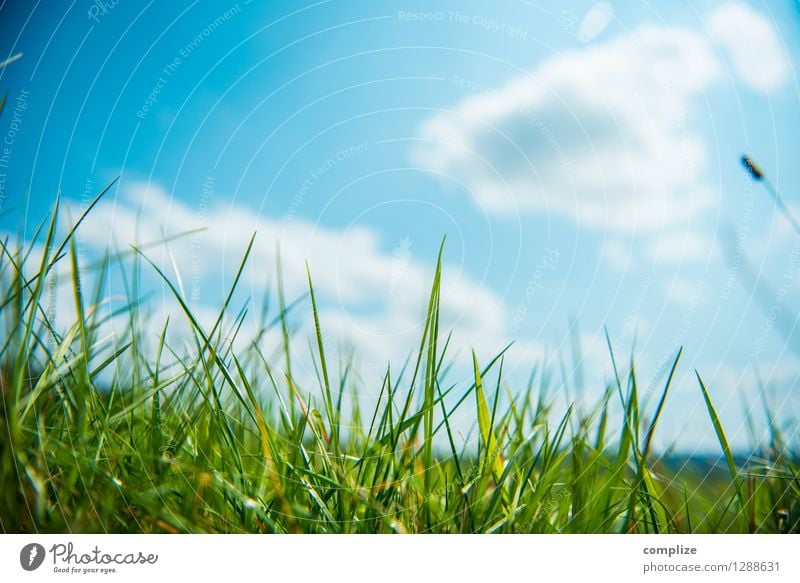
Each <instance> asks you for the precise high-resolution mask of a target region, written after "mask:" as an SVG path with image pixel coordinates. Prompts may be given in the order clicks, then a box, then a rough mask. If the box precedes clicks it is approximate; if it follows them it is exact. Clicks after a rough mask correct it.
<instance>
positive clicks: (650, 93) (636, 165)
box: [412, 26, 720, 231]
mask: <svg viewBox="0 0 800 583" xmlns="http://www.w3.org/2000/svg"><path fill="white" fill-rule="evenodd" d="M719 73H720V66H719V63H718V61H717V59H716V58H715V56H714V54H713V52H712V50H711V48H710V46H709V44H708V42H707V41H706V40H705V39H704V38H703V37H702V36H700V35H698V34H696V33H694V32H692V31H691V30H687V29H682V28H668V27H663V26H642V27H640V28H638V29H637V30H635V31H633V32H631V33H628V34H624V35H621V36H618V37H616V38H615V39H613V40H611V41H609V42H607V43H604V44H598V45H595V46H593V47H589V48H585V49H581V50H576V51H572V52H567V53H564V54H561V55H557V56H554V57H551V58H548V59H546V60H545V61H543V62H542V63H541V64H540V65H539V66H538V67H536V69H535V70H533V71H532V72H531V73H530V74H528V75H524V76H520V77H518V78H515V79H513V80H511V81H510V82H509V83H508V84H507V85H506V86H505V87H503V88H500V89H499V90H497V91H494V92H491V93H483V94H480V95H473V96H470V97H468V98H466V99H464V100H463V101H462V102H461V103H459V104H458V105H457V106H456V107H455V108H454V110H453V111H452V112H447V113H441V114H438V115H436V116H435V117H433V118H432V119H429V120H428V121H427V122H426V123H425V124H424V125H423V127H422V129H421V135H420V138H421V140H420V142H418V146H417V147H416V148H415V150H414V152H413V153H412V157H413V159H414V161H415V162H416V163H417V164H418V165H420V166H422V167H426V168H430V169H432V170H435V171H437V172H442V173H444V174H450V175H455V176H457V177H458V179H459V180H461V181H462V182H464V183H465V184H466V185H467V186H468V187H469V189H470V191H471V194H472V195H473V196H474V198H475V200H476V201H477V202H478V203H479V204H480V205H482V206H483V207H484V208H485V209H487V210H488V211H491V212H495V213H498V214H512V213H515V212H524V211H534V212H544V213H548V214H556V215H561V216H566V217H569V218H572V219H574V220H576V221H577V222H578V223H579V224H580V225H581V226H587V227H592V228H597V229H606V230H608V229H616V230H645V231H652V230H654V229H658V228H660V227H662V226H664V225H669V224H674V223H679V222H685V221H688V220H689V219H690V218H691V217H692V216H694V215H696V214H697V213H699V212H701V211H702V210H704V209H706V208H707V207H708V206H709V205H710V204H712V203H713V197H712V195H711V191H710V189H709V188H708V186H707V184H705V183H704V182H703V176H704V172H705V169H706V164H707V158H708V156H707V150H706V145H705V143H704V141H703V139H702V137H701V136H700V134H699V133H697V132H695V131H693V130H692V129H691V128H692V126H691V123H690V121H689V117H690V115H691V113H692V110H693V104H694V100H695V98H697V97H698V96H699V95H700V94H701V93H702V92H703V91H704V90H705V89H707V88H708V87H709V86H711V85H712V84H713V83H714V82H715V81H716V80H717V79H718V77H719Z"/></svg>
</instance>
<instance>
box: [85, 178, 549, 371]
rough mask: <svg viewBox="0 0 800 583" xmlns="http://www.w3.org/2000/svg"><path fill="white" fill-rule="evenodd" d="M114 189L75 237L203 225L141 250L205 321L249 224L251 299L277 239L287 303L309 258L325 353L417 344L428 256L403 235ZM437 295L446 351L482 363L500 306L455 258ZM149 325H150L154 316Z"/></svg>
mask: <svg viewBox="0 0 800 583" xmlns="http://www.w3.org/2000/svg"><path fill="white" fill-rule="evenodd" d="M121 192H122V195H121V196H120V197H119V198H118V199H117V200H116V201H113V200H110V199H109V200H106V201H103V202H101V203H100V204H99V205H98V206H97V207H96V208H95V209H94V210H93V212H92V213H91V214H90V215H89V217H88V218H87V221H86V223H85V224H84V225H83V226H82V227H81V229H80V231H79V237H80V241H81V245H85V246H87V247H88V248H90V249H94V250H96V251H100V250H103V249H106V248H108V247H109V246H112V245H116V246H117V247H118V248H120V249H126V248H128V245H129V244H131V243H133V242H135V241H140V242H141V243H143V244H144V243H147V242H153V241H159V240H160V239H162V238H163V237H164V236H173V235H176V234H178V233H186V232H189V231H193V230H196V229H198V228H205V230H204V231H203V232H202V233H199V234H193V235H189V236H187V237H184V238H180V239H176V240H173V241H171V242H170V243H169V244H168V245H166V246H164V245H159V246H155V247H150V248H148V249H147V250H146V252H145V253H146V255H147V256H148V257H150V258H151V259H153V261H154V262H155V263H156V264H158V265H159V266H160V267H161V268H162V269H163V270H164V271H165V273H166V274H167V275H168V276H170V277H171V279H173V280H174V281H177V279H178V278H177V277H176V276H175V268H174V267H173V261H174V266H175V267H177V272H178V273H179V274H180V280H181V282H182V286H183V289H184V292H185V296H186V297H187V298H189V299H190V300H191V301H190V303H191V304H192V305H193V307H195V306H196V307H197V308H198V309H202V310H205V311H206V312H207V315H208V317H207V318H205V321H208V322H213V319H214V311H213V309H211V308H210V306H215V305H217V304H218V303H219V301H220V300H221V299H222V297H223V296H224V294H225V293H226V291H227V287H226V286H227V285H229V284H230V282H231V277H232V274H233V273H234V272H235V270H236V269H237V267H238V265H239V261H240V260H241V257H242V256H243V254H244V250H245V248H246V246H247V243H248V241H249V239H250V237H251V235H252V233H253V232H257V235H256V242H255V246H254V248H253V251H252V253H251V256H250V259H249V262H248V266H247V268H246V269H245V272H244V279H243V282H242V284H241V285H242V290H243V293H246V294H250V295H252V296H253V298H254V302H253V303H254V304H255V305H258V302H259V299H258V298H259V297H260V296H262V295H263V294H264V293H266V292H267V289H266V283H267V282H268V280H270V279H271V280H273V281H274V276H275V273H276V261H275V251H276V247H277V244H278V242H280V250H281V262H282V272H283V276H284V284H285V287H286V289H287V294H288V295H289V296H290V299H291V298H293V297H297V296H299V295H300V294H302V293H304V292H305V291H306V290H307V280H306V271H305V270H306V260H307V261H308V263H309V266H310V269H311V273H312V276H313V280H314V287H315V293H316V296H317V299H318V302H319V303H320V319H321V322H322V326H323V329H324V331H325V333H326V335H327V337H328V338H329V339H330V341H331V346H330V347H329V348H330V349H331V350H332V351H336V350H337V348H338V346H339V344H340V341H341V342H343V343H344V346H346V345H347V344H351V345H352V346H353V347H354V348H355V349H356V354H357V355H358V356H359V357H360V359H361V363H362V364H364V365H366V366H367V368H370V369H373V370H375V371H376V372H379V373H380V372H383V368H384V367H385V364H386V362H387V360H390V359H391V360H392V361H393V362H398V361H402V359H404V358H405V356H406V355H407V354H408V353H409V352H410V351H412V350H415V349H416V347H417V346H418V342H419V338H420V336H421V334H422V330H423V326H424V321H423V314H424V310H425V307H426V304H427V299H428V293H429V291H430V286H431V283H432V280H433V269H432V266H431V264H432V263H433V260H434V259H435V257H434V256H431V257H428V256H425V257H424V258H423V257H422V253H423V251H421V250H416V249H414V246H413V242H411V241H399V242H397V244H395V245H394V246H392V245H390V244H389V245H387V244H385V242H384V241H383V240H382V238H381V236H380V235H379V234H378V232H377V231H374V230H372V229H369V228H366V227H362V226H351V227H349V228H346V229H343V230H337V229H332V228H328V227H323V226H320V225H317V224H314V223H311V222H308V221H305V220H303V219H301V218H293V219H292V220H277V219H274V218H270V217H264V216H262V217H259V216H257V215H256V214H255V213H253V212H252V211H251V210H250V209H248V208H246V207H243V206H240V205H232V204H230V203H229V202H225V203H222V199H221V198H219V199H218V200H219V201H220V202H219V203H217V204H214V203H212V204H209V205H208V206H207V207H203V208H202V209H201V208H200V207H199V206H198V207H197V208H193V207H192V206H191V205H190V204H189V203H185V202H182V201H181V200H180V199H177V198H173V197H171V196H170V195H169V193H167V192H166V191H165V190H164V189H163V188H162V187H161V186H160V185H158V184H156V183H136V182H134V183H129V184H127V185H124V186H123V187H122V188H121ZM226 200H227V199H226ZM139 213H140V214H139ZM137 215H139V216H140V218H139V220H138V227H137V219H136V217H137ZM137 230H138V232H137ZM393 247H394V248H393ZM167 248H168V249H169V252H167ZM398 249H399V251H398ZM434 252H435V251H434ZM421 258H422V259H424V262H423V261H421V260H419V259H421ZM168 295H169V294H165V298H166V299H165V301H164V302H162V303H164V304H165V306H164V307H163V309H162V310H161V311H160V312H159V314H160V315H161V316H164V315H165V314H167V313H172V314H173V319H172V321H173V322H175V321H176V320H181V319H182V317H181V316H180V314H179V311H174V312H173V311H172V308H174V306H172V308H170V307H166V304H169V297H168ZM194 295H196V297H195V298H194V299H193V300H192V297H193V296H194ZM441 296H442V297H441V304H442V323H441V330H442V334H443V335H446V334H447V332H448V331H450V330H451V329H453V330H454V336H453V341H452V343H451V351H452V352H451V354H454V353H455V352H462V353H464V354H468V353H467V352H466V351H467V350H468V349H469V348H471V347H474V348H475V349H476V351H478V353H479V354H481V355H483V357H484V358H487V359H488V358H489V357H490V356H492V355H494V354H496V353H497V352H498V351H499V350H500V349H501V348H503V347H504V346H505V345H506V344H507V343H508V342H509V338H508V335H509V334H508V333H509V329H510V318H509V313H508V309H507V307H506V306H505V304H504V302H503V300H502V298H500V297H499V296H498V295H497V294H495V293H494V292H493V291H492V290H491V289H490V288H489V287H488V285H486V284H485V283H482V282H477V281H474V280H473V279H472V278H471V277H470V276H468V275H466V274H465V273H464V272H463V271H461V270H460V269H459V268H458V266H453V265H447V264H445V266H444V267H443V277H442V293H441ZM297 314H298V316H297V321H298V325H301V326H303V327H304V329H303V332H304V333H305V334H307V335H310V334H311V332H312V329H311V325H312V319H311V314H310V312H309V310H308V307H303V308H300V311H299V312H297ZM155 320H158V318H155ZM157 324H158V326H157V328H158V329H160V328H159V327H160V326H161V325H162V324H163V318H161V319H160V320H159V321H158V322H157ZM156 332H157V330H156ZM301 345H302V344H301ZM543 353H544V350H543V349H542V347H541V346H540V345H539V344H538V343H536V342H532V341H526V340H524V339H522V341H521V342H519V343H518V345H517V346H515V348H514V350H513V351H512V354H513V355H516V357H518V360H517V362H523V361H524V362H525V364H526V366H528V367H530V366H532V364H533V363H534V362H535V361H536V358H537V357H538V356H541V355H542V354H543Z"/></svg>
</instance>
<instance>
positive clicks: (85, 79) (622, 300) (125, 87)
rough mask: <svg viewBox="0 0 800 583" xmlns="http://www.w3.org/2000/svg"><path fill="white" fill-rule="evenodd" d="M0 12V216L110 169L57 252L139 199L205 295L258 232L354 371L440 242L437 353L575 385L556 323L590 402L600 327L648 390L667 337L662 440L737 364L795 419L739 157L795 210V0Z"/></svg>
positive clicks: (799, 22)
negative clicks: (92, 206)
mask: <svg viewBox="0 0 800 583" xmlns="http://www.w3.org/2000/svg"><path fill="white" fill-rule="evenodd" d="M0 10H2V12H3V17H2V19H0V22H1V24H0V30H2V34H1V35H0V43H1V44H2V46H1V47H0V50H2V54H0V59H4V58H6V56H11V55H14V54H16V53H18V52H22V53H23V55H24V56H23V58H22V59H20V60H18V61H16V62H14V63H12V64H10V65H9V66H8V67H6V68H5V69H3V70H2V71H0V86H2V88H3V89H4V90H6V91H8V103H7V105H6V110H5V111H4V112H3V115H2V118H0V133H2V135H3V136H5V138H6V144H7V147H8V153H7V161H6V164H5V167H4V168H0V172H4V175H3V177H2V191H1V192H0V195H1V196H2V199H1V200H0V229H2V230H5V231H11V232H17V233H20V234H21V236H22V237H23V238H27V237H30V234H31V232H32V229H33V228H34V227H35V225H36V224H37V223H38V222H39V220H41V218H42V217H43V215H44V213H45V212H46V211H47V209H48V208H49V207H50V205H51V204H52V202H53V200H54V197H55V194H56V193H57V192H61V193H62V195H63V196H64V197H65V198H67V199H68V200H71V201H72V204H73V206H74V207H75V208H78V207H79V206H80V204H81V201H82V200H86V199H87V198H88V197H89V196H91V195H93V194H94V193H96V192H98V191H99V190H100V189H101V188H102V187H103V186H104V185H105V184H107V183H108V182H109V181H110V180H111V179H113V178H114V177H116V176H118V175H121V176H122V178H121V180H120V182H119V184H118V186H117V187H116V188H115V189H114V190H113V191H112V192H111V193H110V196H109V197H108V198H107V199H106V200H105V201H104V202H103V203H102V204H101V206H100V208H99V209H98V210H97V212H96V213H95V215H94V216H93V217H92V219H91V220H90V221H89V223H88V224H87V225H86V228H85V229H83V232H82V235H81V240H80V242H81V246H82V249H85V252H86V254H87V256H88V255H91V254H95V253H97V252H99V250H101V249H103V248H104V247H105V246H107V245H109V244H118V245H121V246H124V245H126V244H127V243H129V242H131V241H132V240H133V239H134V238H135V236H136V234H135V227H134V218H135V217H136V214H137V212H139V209H142V210H141V216H142V220H141V225H140V236H141V238H142V240H146V239H147V238H148V237H152V238H153V240H155V239H157V238H158V237H159V236H160V234H161V233H162V232H165V233H177V232H182V231H188V230H191V229H196V228H200V227H202V228H205V229H206V231H205V232H204V233H203V234H202V235H198V236H191V237H188V238H185V239H183V240H181V241H178V242H175V243H174V245H172V246H171V251H172V253H173V256H174V257H175V258H176V261H175V263H176V266H177V270H178V272H180V274H181V278H182V281H183V283H184V286H185V288H186V293H187V295H189V296H191V298H192V302H193V303H194V305H195V306H196V307H197V309H198V310H200V311H203V310H209V311H210V310H211V306H213V305H214V303H215V302H216V301H218V300H219V298H220V296H221V295H222V294H223V293H224V289H225V283H226V282H229V281H230V277H231V275H232V272H233V270H235V267H236V264H237V259H238V257H239V256H240V254H241V252H242V251H243V249H244V247H245V245H246V243H247V240H248V238H249V236H250V234H251V233H252V232H253V231H255V230H257V231H258V235H257V239H256V241H257V244H256V254H255V258H254V259H255V261H254V262H252V263H251V267H250V269H249V270H248V275H247V278H246V286H247V290H248V292H249V293H252V295H253V296H256V297H258V296H260V295H262V294H263V293H265V290H266V289H267V288H266V287H265V281H266V280H267V279H268V276H269V275H270V274H271V273H273V272H274V267H275V259H274V250H275V247H276V245H277V244H280V247H281V253H282V257H283V265H284V268H285V270H286V282H287V286H288V288H289V290H290V291H291V292H292V293H294V294H299V293H302V291H303V289H304V287H303V286H304V280H303V278H304V269H305V265H304V261H305V260H306V259H308V261H309V263H310V266H311V269H312V272H313V274H314V276H315V279H316V281H317V283H318V286H319V288H320V292H319V293H320V295H321V300H322V304H323V313H322V316H323V325H324V326H326V327H327V329H328V330H329V332H330V333H331V334H332V335H334V336H335V337H336V338H341V339H342V341H343V342H350V343H352V344H353V345H354V346H355V347H356V348H357V350H358V351H359V354H361V355H362V356H361V361H362V362H361V365H362V366H363V368H364V370H363V376H364V377H365V379H370V378H371V377H370V374H373V375H377V374H378V372H377V371H378V369H379V368H381V367H382V366H383V364H382V363H384V362H385V361H386V360H389V359H391V360H393V361H401V360H402V358H403V357H404V355H405V354H406V353H407V352H408V351H409V350H411V349H412V348H413V346H414V342H415V339H416V337H417V336H418V334H419V333H420V319H419V316H420V311H421V309H422V307H423V304H424V301H425V295H426V291H427V286H428V285H429V281H430V277H431V274H432V271H433V265H434V262H435V258H436V253H437V250H438V246H439V244H440V242H441V240H442V238H443V237H444V236H446V237H447V241H446V249H445V285H446V287H445V297H444V298H443V301H444V304H445V306H446V310H445V319H446V324H447V325H448V327H450V326H452V327H453V328H454V329H455V330H456V336H455V340H456V342H455V343H454V346H455V348H456V352H458V351H459V350H461V351H462V352H460V354H462V355H463V354H464V352H463V351H464V350H466V349H467V348H468V347H470V346H474V347H475V348H476V350H477V351H478V354H479V356H480V357H481V358H482V359H484V360H488V359H489V358H490V357H491V356H492V355H493V354H494V353H495V352H497V351H498V350H500V349H501V348H502V347H503V346H504V345H505V344H506V343H507V342H508V341H510V340H515V341H516V344H515V346H514V348H513V349H512V351H511V353H510V354H509V366H508V368H507V370H508V372H509V375H510V376H509V379H510V380H515V379H516V380H519V379H524V378H526V377H527V375H528V372H529V370H530V369H531V367H532V366H533V365H534V364H535V363H537V362H542V361H544V362H546V363H547V364H548V365H549V366H551V367H553V369H554V370H560V369H561V368H564V370H565V371H566V372H565V375H566V376H567V377H568V378H567V381H566V382H565V384H566V385H568V386H572V387H573V389H574V390H575V391H577V390H578V389H577V388H575V387H574V385H576V384H577V382H576V377H575V375H574V373H573V370H572V366H571V365H570V364H569V363H570V362H571V360H572V357H571V352H570V351H571V348H570V346H571V344H570V342H571V340H570V338H571V337H576V338H578V339H579V344H580V347H581V353H582V354H583V355H584V361H585V362H584V369H585V370H584V377H585V382H584V386H583V387H582V389H581V391H582V392H581V393H580V394H583V395H584V396H585V397H586V398H587V399H588V400H594V399H596V398H597V397H598V396H599V395H600V394H601V391H602V385H603V383H604V382H606V381H607V380H608V378H609V377H608V375H609V374H610V369H609V359H608V356H607V349H606V348H605V340H604V337H603V333H602V330H603V326H607V327H608V330H609V333H610V335H611V338H612V342H613V344H614V346H615V349H616V350H618V351H619V352H620V353H621V354H625V355H627V354H628V353H629V352H630V351H631V349H632V348H633V346H634V343H635V352H636V355H637V360H638V364H637V368H638V371H639V374H640V375H641V377H642V380H640V383H641V384H643V385H644V386H645V387H648V388H650V387H651V386H655V385H654V384H653V383H655V381H654V380H653V379H658V377H659V374H663V371H664V367H665V366H666V364H665V363H667V360H668V359H669V358H671V355H672V354H674V351H675V350H676V349H677V347H678V346H680V345H684V346H685V357H684V360H683V363H682V366H681V371H680V378H679V382H678V384H677V388H676V391H675V393H674V394H673V397H672V398H671V399H672V400H673V402H672V403H671V404H670V406H671V407H672V411H673V414H672V415H671V416H670V417H668V418H667V422H666V424H665V427H664V436H663V444H665V445H666V444H669V443H672V441H673V440H676V439H677V440H678V441H677V442H678V444H679V446H680V447H682V448H687V449H692V448H696V447H699V448H701V449H702V448H707V447H709V444H710V443H713V435H712V433H711V432H710V426H709V424H708V422H707V419H706V418H705V412H704V411H703V410H702V404H701V401H700V400H699V393H698V390H697V386H696V383H695V382H694V381H693V380H692V375H693V372H692V370H693V369H694V368H697V369H698V370H700V371H701V372H702V374H703V375H704V377H706V378H707V380H708V381H709V385H710V387H711V391H712V395H713V396H714V397H715V399H716V400H717V402H718V403H719V404H720V407H721V409H722V411H723V416H724V417H725V419H726V420H727V421H728V422H729V424H731V426H732V427H733V428H734V429H735V428H737V427H742V425H741V420H742V398H741V395H744V400H745V401H746V402H754V397H755V395H756V394H757V393H758V391H759V388H758V383H757V382H756V380H755V378H756V373H757V375H758V376H759V377H760V378H761V380H762V381H763V383H765V385H766V386H767V390H768V393H769V398H770V399H771V401H772V402H773V403H774V405H775V406H776V407H781V408H782V410H783V412H784V416H785V418H786V419H787V420H789V421H792V420H794V419H795V418H796V415H797V412H798V405H800V398H798V392H797V390H798V389H797V387H796V384H795V378H796V373H795V371H796V370H797V364H798V359H797V356H796V354H797V349H798V347H800V343H798V339H797V338H796V337H793V335H792V333H791V331H792V329H793V327H794V324H795V321H796V319H795V317H794V314H795V313H796V312H795V310H799V309H800V302H799V301H797V300H796V299H795V298H796V296H797V291H798V287H800V286H799V285H798V284H800V268H799V267H798V265H797V262H798V255H799V253H798V244H797V239H796V237H795V235H794V234H793V233H792V231H791V229H790V228H789V227H788V225H787V224H786V222H785V221H784V220H783V219H782V217H780V215H778V214H776V211H775V208H774V206H773V205H772V204H771V203H770V201H769V198H768V197H767V196H766V194H765V193H764V192H763V191H762V190H761V189H760V188H758V185H754V184H752V182H751V181H750V180H749V179H748V177H747V175H746V174H745V173H744V172H743V171H742V168H741V166H740V163H739V157H740V155H741V154H742V153H745V152H746V153H750V154H752V155H753V156H754V158H755V159H756V160H757V161H758V163H759V164H760V165H761V166H762V167H763V169H764V170H765V171H766V172H767V174H768V175H769V176H770V178H771V180H772V181H773V182H774V183H775V184H776V185H777V186H778V188H779V190H780V191H781V192H783V193H784V196H785V197H786V198H787V200H788V201H789V202H790V204H792V203H793V201H796V200H797V196H798V195H797V193H798V192H800V168H798V165H797V164H796V163H794V156H795V153H796V152H797V148H798V143H797V141H798V137H797V136H800V109H799V108H798V105H800V103H798V96H799V95H800V94H799V93H798V80H797V76H796V74H795V66H796V63H797V55H798V54H800V53H798V47H799V44H798V43H800V7H798V4H797V3H796V2H792V1H788V0H786V1H778V2H770V3H768V4H767V3H764V2H738V1H735V2H712V1H708V2H694V3H683V2H674V3H673V2H670V3H662V4H660V5H658V6H650V5H648V4H647V3H638V2H611V3H607V2H602V3H596V2H595V3H593V2H569V3H544V2H541V3H533V2H523V1H513V0H508V1H505V2H498V3H491V4H490V3H486V2H441V1H440V2H407V1H404V2H382V3H376V2H360V1H336V0H331V1H322V2H307V3H306V2H281V3H261V2H256V1H253V2H244V1H241V2H238V3H230V4H227V5H226V4H224V3H221V2H216V3H213V5H212V3H200V2H185V3H184V2H175V3H159V4H156V3H154V2H151V3H149V4H147V5H143V4H142V3H133V2H126V1H124V0H121V1H119V2H116V3H115V2H110V1H109V2H106V3H105V4H103V3H102V2H97V3H91V2H88V1H86V2H73V3H72V4H71V5H69V6H68V7H64V8H58V9H56V8H53V7H52V6H45V5H44V3H23V2H17V3H14V2H5V3H4V4H3V5H2V8H1V9H0ZM9 138H10V141H11V144H8V143H7V142H8V139H9ZM798 208H800V206H799V207H798ZM737 233H739V236H740V237H739V243H738V244H737V242H736V239H737V235H736V234H737ZM154 253H156V252H155V251H154ZM161 255H162V257H161V258H162V260H165V257H166V254H165V253H163V250H162V253H161ZM166 303H167V300H166V299H164V301H163V302H162V304H164V310H165V311H167V312H168V311H169V309H170V308H168V307H166ZM571 329H572V333H571ZM302 333H303V331H302V330H301V332H300V334H302ZM795 336H796V335H795ZM626 358H627V356H626ZM560 361H564V363H563V367H562V364H561V363H560ZM649 393H650V398H651V399H652V393H653V391H650V392H649ZM733 433H734V438H733V439H734V441H735V442H737V443H740V444H741V443H744V437H745V436H744V433H743V432H741V433H738V432H736V431H733Z"/></svg>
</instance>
